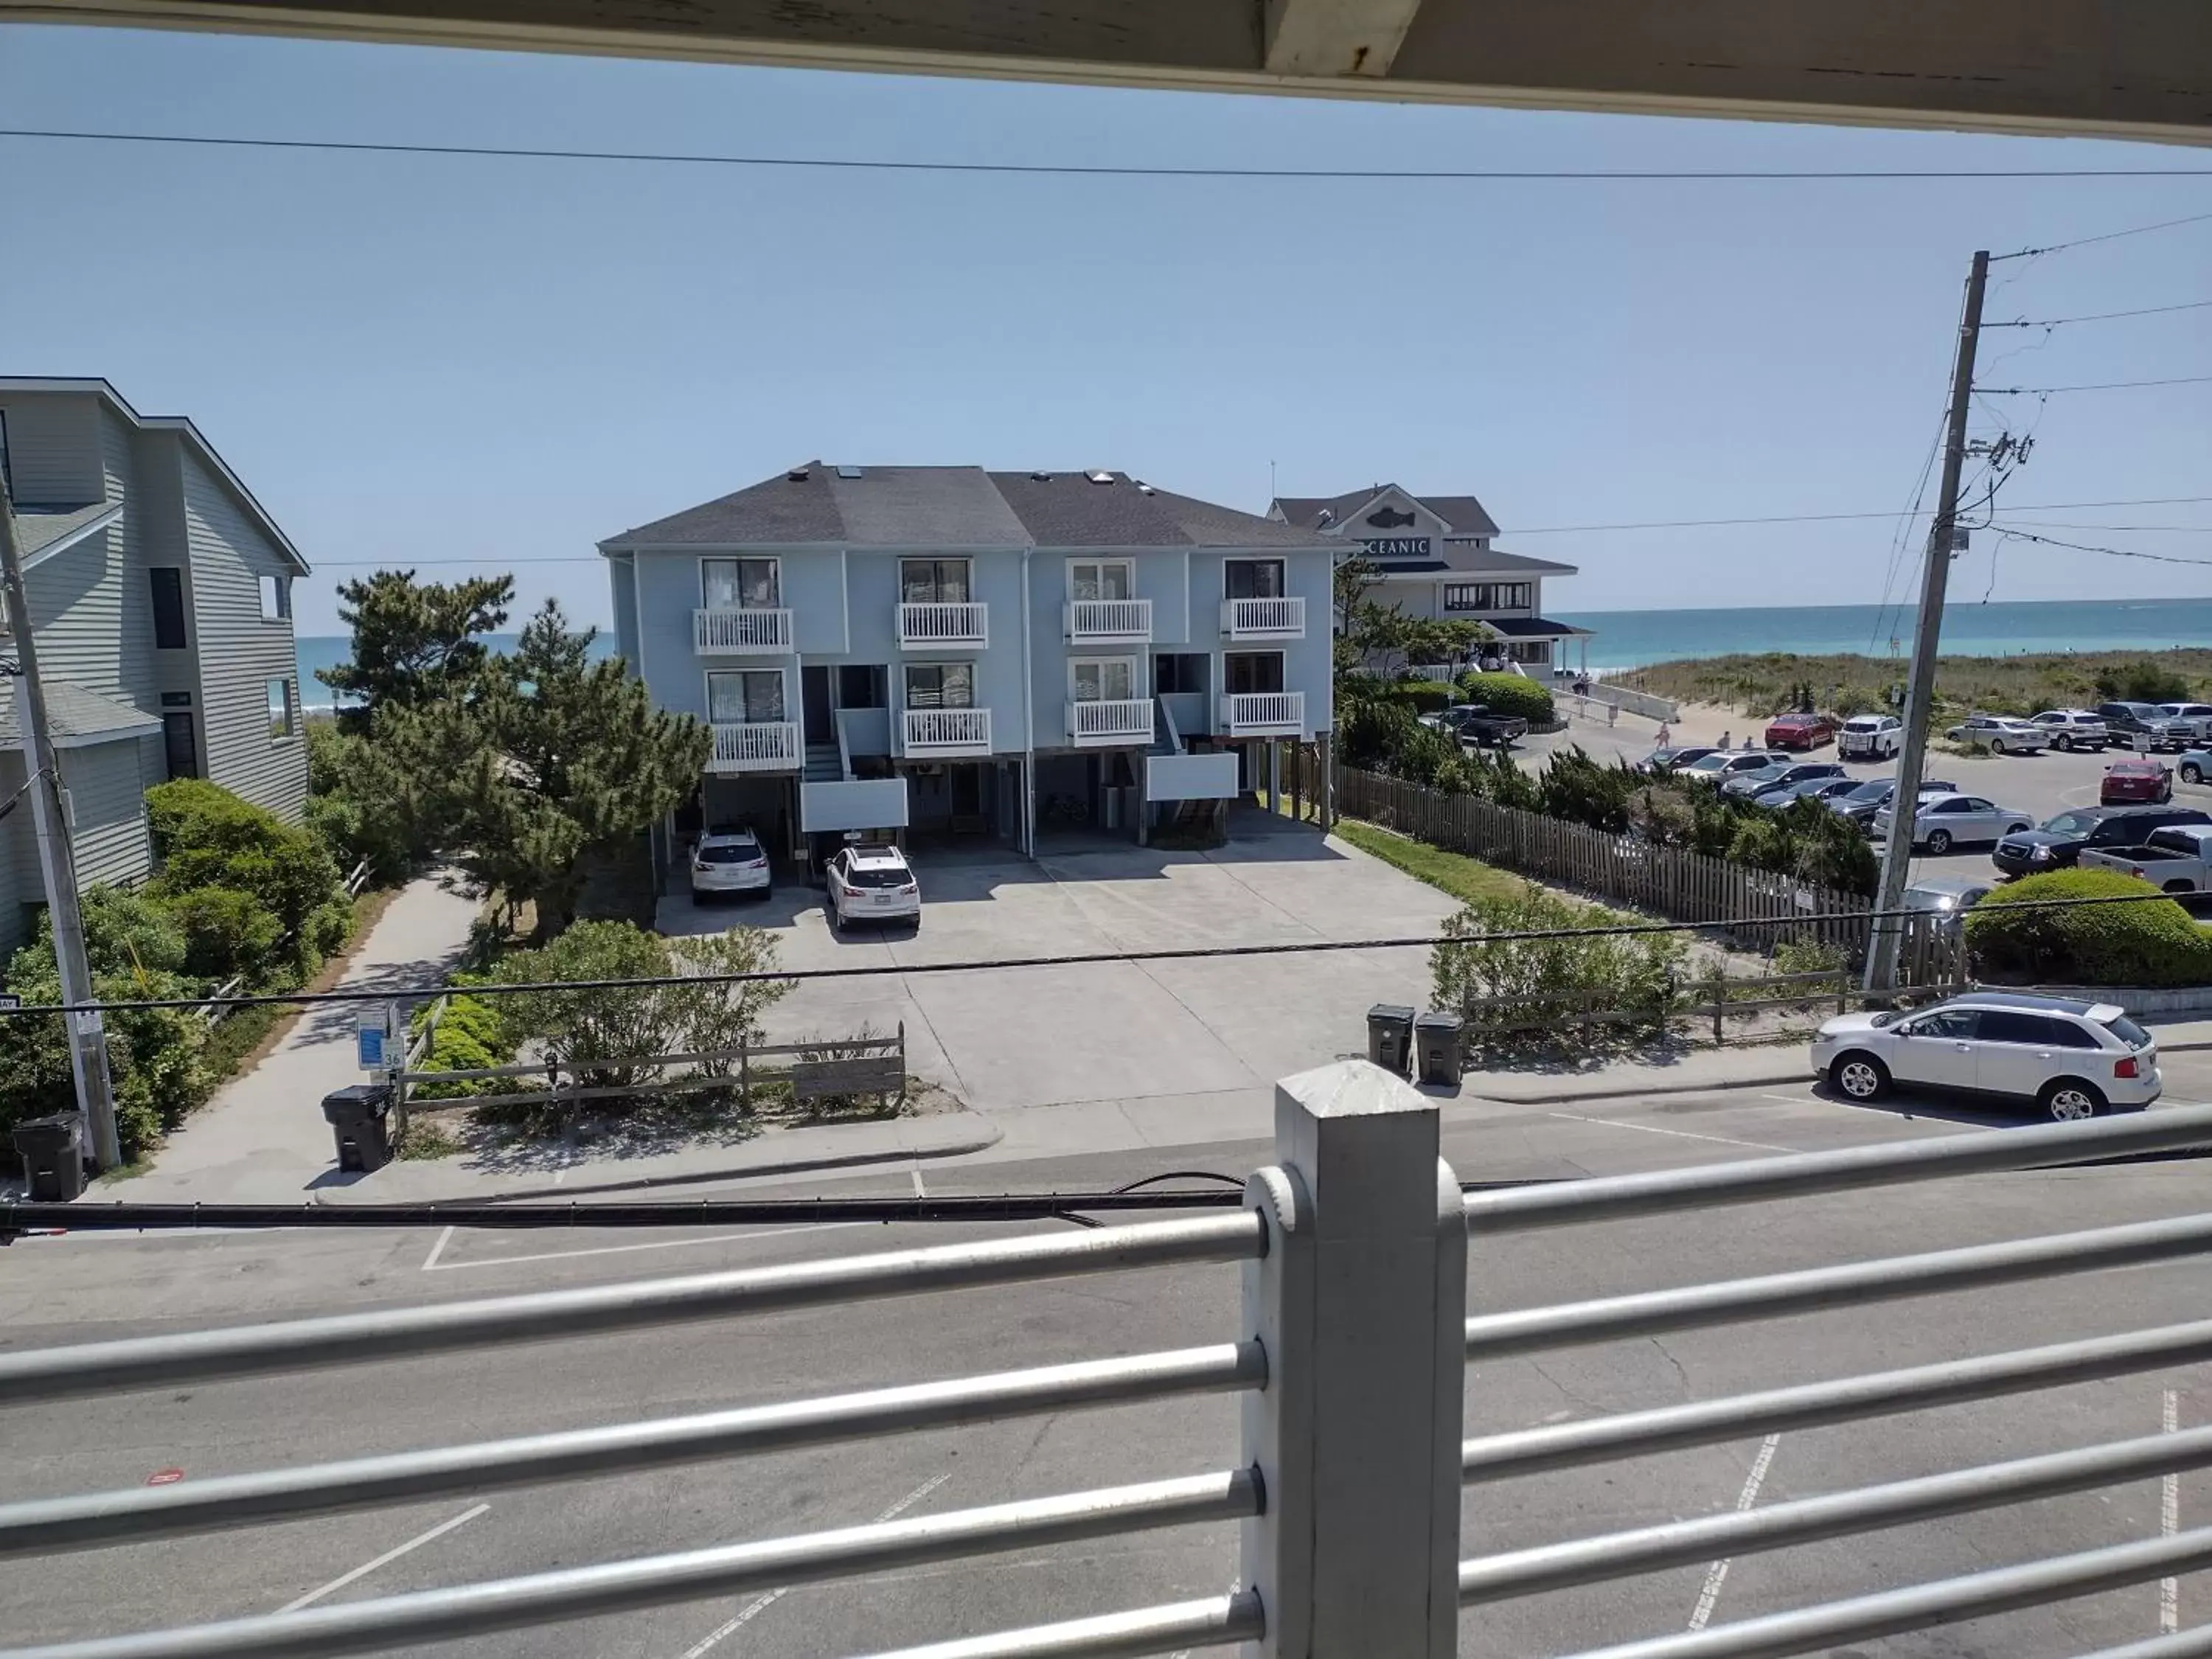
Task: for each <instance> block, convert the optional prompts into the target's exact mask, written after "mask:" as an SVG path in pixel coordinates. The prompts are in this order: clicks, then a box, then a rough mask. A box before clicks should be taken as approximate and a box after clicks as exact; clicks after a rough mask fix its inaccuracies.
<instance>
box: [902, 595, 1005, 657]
mask: <svg viewBox="0 0 2212 1659" xmlns="http://www.w3.org/2000/svg"><path fill="white" fill-rule="evenodd" d="M898 634H899V643H900V644H901V645H902V646H916V645H922V646H928V645H988V644H989V643H990V642H991V607H990V606H989V605H987V604H985V603H984V602H983V601H982V600H981V599H936V600H927V601H924V602H921V603H919V604H915V603H907V604H902V605H900V606H899V608H898Z"/></svg>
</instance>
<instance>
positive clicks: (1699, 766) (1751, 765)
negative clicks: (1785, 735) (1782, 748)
mask: <svg viewBox="0 0 2212 1659" xmlns="http://www.w3.org/2000/svg"><path fill="white" fill-rule="evenodd" d="M1789 758H1790V757H1788V756H1787V755H1770V754H1767V753H1765V751H1764V750H1758V749H1741V750H1730V749H1722V750H1715V751H1714V752H1713V753H1712V754H1710V755H1708V756H1706V757H1705V759H1703V760H1701V761H1692V762H1691V763H1690V764H1689V765H1687V766H1683V767H1677V768H1676V770H1677V771H1679V772H1680V773H1681V774H1682V775H1683V776H1684V777H1687V778H1702V779H1703V780H1705V781H1706V782H1707V783H1718V782H1720V781H1722V780H1723V778H1732V777H1734V776H1735V775H1737V774H1738V773H1739V772H1753V771H1756V770H1758V769H1759V768H1760V767H1762V766H1772V765H1774V764H1775V763H1778V762H1780V761H1785V760H1787V759H1789Z"/></svg>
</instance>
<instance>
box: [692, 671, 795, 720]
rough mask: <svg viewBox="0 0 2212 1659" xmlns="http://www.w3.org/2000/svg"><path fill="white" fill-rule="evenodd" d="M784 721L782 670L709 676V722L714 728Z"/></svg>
mask: <svg viewBox="0 0 2212 1659" xmlns="http://www.w3.org/2000/svg"><path fill="white" fill-rule="evenodd" d="M782 718H783V674H782V671H781V670H780V669H775V668H752V669H739V670H732V671H726V672H717V673H713V674H709V675H708V676H707V719H708V720H709V721H710V722H711V723H712V724H714V725H716V726H744V725H758V724H760V723H762V722H764V721H771V720H781V719H782Z"/></svg>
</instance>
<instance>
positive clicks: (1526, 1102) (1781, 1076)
mask: <svg viewBox="0 0 2212 1659" xmlns="http://www.w3.org/2000/svg"><path fill="white" fill-rule="evenodd" d="M1812 1076H1813V1073H1812V1070H1811V1068H1810V1067H1808V1066H1791V1067H1790V1069H1789V1070H1788V1071H1786V1072H1784V1071H1776V1072H1762V1073H1759V1075H1758V1076H1756V1077H1732V1078H1727V1079H1721V1080H1719V1081H1717V1082H1708V1083H1690V1082H1680V1083H1674V1082H1668V1083H1626V1084H1619V1085H1611V1084H1608V1085H1605V1086H1603V1087H1601V1088H1595V1089H1571V1090H1558V1091H1553V1092H1552V1093H1550V1094H1541V1095H1537V1094H1510V1095H1490V1094H1485V1093H1483V1092H1482V1091H1481V1090H1480V1089H1476V1090H1474V1091H1472V1094H1473V1097H1474V1099H1476V1100H1486V1101H1492V1102H1494V1103H1497V1104H1498V1105H1500V1106H1559V1105H1565V1104H1568V1103H1571V1102H1574V1101H1577V1100H1624V1099H1629V1098H1633V1097H1643V1096H1648V1095H1705V1094H1716V1093H1718V1092H1719V1091H1723V1090H1726V1089H1766V1088H1771V1087H1772V1086H1773V1085H1776V1084H1778V1083H1803V1082H1806V1081H1808V1080H1809V1079H1811V1078H1812Z"/></svg>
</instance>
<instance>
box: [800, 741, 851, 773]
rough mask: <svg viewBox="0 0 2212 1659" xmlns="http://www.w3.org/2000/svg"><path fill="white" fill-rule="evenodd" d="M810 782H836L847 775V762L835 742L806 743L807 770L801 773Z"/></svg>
mask: <svg viewBox="0 0 2212 1659" xmlns="http://www.w3.org/2000/svg"><path fill="white" fill-rule="evenodd" d="M844 775H845V763H844V759H843V757H842V756H840V755H839V754H838V752H837V745H836V744H834V743H810V744H807V745H806V770H805V772H804V773H803V774H802V776H803V777H804V778H805V781H807V782H809V783H836V782H837V781H839V780H840V779H842V777H843V776H844Z"/></svg>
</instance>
